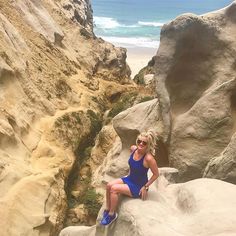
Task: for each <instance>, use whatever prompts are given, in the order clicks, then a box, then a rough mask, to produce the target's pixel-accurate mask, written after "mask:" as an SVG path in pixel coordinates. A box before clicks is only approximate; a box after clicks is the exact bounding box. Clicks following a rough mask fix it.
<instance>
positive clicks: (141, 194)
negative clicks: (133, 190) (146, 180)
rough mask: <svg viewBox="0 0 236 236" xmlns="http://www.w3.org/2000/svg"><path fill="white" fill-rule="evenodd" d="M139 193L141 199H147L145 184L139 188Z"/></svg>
mask: <svg viewBox="0 0 236 236" xmlns="http://www.w3.org/2000/svg"><path fill="white" fill-rule="evenodd" d="M139 195H140V196H141V199H142V200H146V199H147V190H146V188H145V186H143V187H142V188H141V189H140V192H139Z"/></svg>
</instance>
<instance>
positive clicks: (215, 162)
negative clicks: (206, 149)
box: [203, 134, 236, 184]
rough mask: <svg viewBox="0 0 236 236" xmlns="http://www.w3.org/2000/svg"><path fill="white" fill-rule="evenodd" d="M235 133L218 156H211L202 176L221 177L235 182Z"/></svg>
mask: <svg viewBox="0 0 236 236" xmlns="http://www.w3.org/2000/svg"><path fill="white" fill-rule="evenodd" d="M235 146H236V134H234V135H233V136H232V138H231V140H230V142H229V144H228V146H227V147H226V148H225V149H224V150H223V152H222V153H221V154H220V156H217V157H214V158H212V159H211V160H210V161H209V163H208V165H207V167H206V169H205V172H204V175H203V177H207V178H215V179H221V180H224V181H227V182H230V183H233V184H236V152H235Z"/></svg>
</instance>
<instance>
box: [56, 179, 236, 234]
mask: <svg viewBox="0 0 236 236" xmlns="http://www.w3.org/2000/svg"><path fill="white" fill-rule="evenodd" d="M161 185H163V183H162V182H158V184H153V185H151V188H150V191H149V193H148V199H147V200H146V201H141V200H140V199H130V198H128V197H124V198H122V201H121V206H120V209H119V216H118V219H117V220H116V221H115V222H114V223H113V224H112V225H111V226H109V227H106V228H104V227H103V226H100V225H99V223H98V224H97V226H96V231H95V232H94V231H93V230H94V227H91V228H88V230H89V232H93V233H91V235H93V236H100V235H104V234H106V235H114V236H116V235H117V236H118V235H127V236H129V235H135V236H142V235H150V236H156V235H157V234H158V235H159V234H160V235H163V236H181V235H193V236H194V235H199V236H210V235H216V236H223V235H224V236H233V235H234V233H235V230H236V226H235V225H236V221H235V217H234V215H235V213H236V210H235V209H236V200H235V198H234V197H233V196H234V195H235V194H236V187H235V185H232V184H229V183H225V182H223V181H220V180H212V179H196V180H192V181H189V182H186V183H184V184H170V185H166V186H165V187H164V188H160V187H161ZM222 190H223V191H222ZM209 199H210V200H209ZM101 213H102V210H101ZM100 219H101V216H100V217H99V218H98V222H99V221H100ZM196 222H197V224H196ZM216 222H220V223H218V224H216ZM82 229H83V228H81V227H80V226H78V227H70V228H65V229H64V230H63V231H62V232H61V234H60V235H61V236H62V235H74V233H75V232H76V233H77V235H80V232H81V230H82ZM90 230H91V231H90ZM65 232H66V233H67V234H64V233H65ZM81 235H83V234H81Z"/></svg>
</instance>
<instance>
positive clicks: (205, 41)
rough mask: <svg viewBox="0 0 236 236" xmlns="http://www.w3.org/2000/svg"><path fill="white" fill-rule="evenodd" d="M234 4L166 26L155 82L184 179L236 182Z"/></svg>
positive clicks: (174, 160) (167, 133) (172, 149)
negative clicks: (206, 178) (210, 178)
mask: <svg viewBox="0 0 236 236" xmlns="http://www.w3.org/2000/svg"><path fill="white" fill-rule="evenodd" d="M235 10H236V3H235V2H234V3H232V4H231V5H230V6H229V7H227V8H224V9H222V10H219V11H216V12H212V13H209V14H206V15H202V16H196V15H193V14H186V15H182V16H179V17H178V18H176V19H175V20H173V21H172V22H170V23H169V24H166V25H164V26H163V28H162V31H161V44H160V48H159V50H158V53H157V56H156V57H157V58H156V64H155V67H156V81H157V83H156V88H157V95H158V98H159V102H160V108H161V114H162V119H163V122H164V126H165V129H164V130H165V132H164V133H165V139H166V140H167V142H169V154H170V155H169V162H170V165H171V166H173V167H175V168H177V169H178V170H179V171H180V179H181V181H187V180H191V179H195V178H199V177H202V176H203V175H204V176H206V177H212V178H219V179H224V180H226V179H228V180H230V182H232V183H236V179H235V177H233V176H235V173H236V169H235V155H232V154H230V153H233V151H232V150H231V151H230V153H229V152H228V151H227V150H229V149H232V148H233V144H232V145H231V144H230V143H231V142H232V143H233V140H234V139H233V137H232V136H233V135H234V133H235V124H236V123H235V122H236V116H235V110H236V106H235V104H236V103H235V101H236V79H235V70H236V67H235V57H234V52H235V50H236V44H235V17H234V16H235V14H236V11H235ZM233 149H234V152H235V148H233ZM226 153H227V154H226ZM226 156H227V161H226ZM209 162H210V163H209ZM225 162H231V164H229V165H227V164H226V163H225ZM208 163H209V165H208ZM213 163H214V164H213ZM216 163H217V164H216ZM223 163H225V164H223ZM221 164H223V165H224V167H223V168H224V171H226V172H228V171H230V172H231V174H230V177H227V176H226V175H227V174H226V172H225V173H223V172H224V171H223V172H222V171H221V170H222V167H221ZM206 167H207V170H206V171H205V168H206ZM204 173H205V174H204Z"/></svg>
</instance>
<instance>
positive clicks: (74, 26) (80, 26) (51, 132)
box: [0, 0, 130, 236]
mask: <svg viewBox="0 0 236 236" xmlns="http://www.w3.org/2000/svg"><path fill="white" fill-rule="evenodd" d="M66 5H68V6H69V8H70V9H69V8H68V7H66ZM67 8H68V9H67ZM73 14H74V15H73ZM92 30H93V28H92V11H91V4H90V1H87V0H85V1H44V0H42V1H41V0H40V1H28V0H23V1H17V0H13V1H7V2H6V1H3V0H0V200H1V201H0V202H1V210H0V213H1V215H2V216H4V217H2V218H4V219H1V220H0V228H1V235H2V236H16V235H42V234H44V235H52V236H55V235H57V233H58V231H59V230H60V229H61V228H62V227H63V222H64V217H65V211H66V209H67V202H66V193H65V190H64V189H65V181H66V180H67V178H68V175H69V173H70V171H71V169H72V167H73V164H74V162H75V155H74V151H75V150H76V149H77V148H78V146H79V145H80V142H81V139H84V138H86V137H87V136H88V135H89V133H90V131H91V129H92V121H91V119H90V117H89V116H88V115H87V112H88V110H89V109H90V110H92V111H93V112H94V114H97V113H100V112H101V110H102V109H101V108H100V107H101V105H100V104H99V102H98V101H99V99H100V100H102V99H103V100H104V101H107V100H106V99H107V98H106V97H105V98H104V96H105V95H104V94H105V93H104V91H106V88H107V87H109V83H110V82H108V81H111V80H112V81H113V87H114V89H113V91H114V93H116V92H117V91H116V87H119V86H121V85H120V83H126V82H127V83H129V75H130V70H129V67H128V66H127V64H126V62H125V58H126V52H125V50H124V49H119V48H115V47H114V46H113V45H111V44H109V43H106V42H104V41H103V40H101V39H97V38H96V37H95V35H94V34H93V31H92ZM107 70H108V71H109V70H110V71H111V73H109V72H108V71H107ZM98 77H99V78H98ZM128 87H129V85H128V86H127V88H128ZM127 88H125V90H126V89H127ZM120 91H123V90H122V88H121V87H119V92H120ZM111 93H112V92H111ZM111 95H112V94H111ZM96 99H97V100H96ZM105 105H106V104H105ZM99 106H100V107H99ZM98 115H99V114H98Z"/></svg>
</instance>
